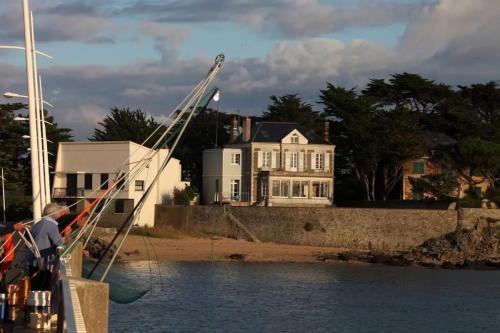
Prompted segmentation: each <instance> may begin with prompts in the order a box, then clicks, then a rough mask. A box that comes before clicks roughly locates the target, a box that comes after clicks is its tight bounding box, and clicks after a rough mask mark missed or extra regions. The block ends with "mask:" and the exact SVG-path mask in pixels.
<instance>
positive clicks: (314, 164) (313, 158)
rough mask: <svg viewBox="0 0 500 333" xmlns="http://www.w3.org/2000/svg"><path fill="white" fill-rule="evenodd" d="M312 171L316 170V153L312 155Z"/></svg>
mask: <svg viewBox="0 0 500 333" xmlns="http://www.w3.org/2000/svg"><path fill="white" fill-rule="evenodd" d="M311 170H316V153H315V152H312V153H311Z"/></svg>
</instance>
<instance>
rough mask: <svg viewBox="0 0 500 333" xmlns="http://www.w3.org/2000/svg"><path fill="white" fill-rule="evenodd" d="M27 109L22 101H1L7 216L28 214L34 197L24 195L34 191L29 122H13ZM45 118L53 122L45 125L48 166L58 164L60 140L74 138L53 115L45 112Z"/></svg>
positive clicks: (0, 161)
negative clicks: (26, 138)
mask: <svg viewBox="0 0 500 333" xmlns="http://www.w3.org/2000/svg"><path fill="white" fill-rule="evenodd" d="M24 109H26V105H24V104H21V103H15V104H0V144H1V145H2V149H1V151H0V166H1V167H3V168H4V172H5V178H6V180H7V182H6V199H7V206H8V207H7V215H8V216H7V217H8V218H9V219H21V218H24V217H28V216H29V215H30V214H31V213H30V209H31V203H30V202H31V200H28V199H26V197H25V196H30V195H31V194H30V193H31V167H30V166H31V158H30V155H29V152H28V148H29V141H28V140H25V139H24V138H23V135H26V134H29V124H28V122H24V121H14V118H15V117H16V116H21V114H17V113H18V112H21V111H22V110H24ZM45 119H46V120H47V121H48V122H50V123H52V125H47V126H46V132H47V138H48V139H49V140H50V141H52V143H51V142H48V143H47V148H48V150H49V152H50V153H51V154H49V165H52V166H53V165H54V164H55V159H56V154H57V146H58V143H59V142H62V141H70V140H71V139H72V136H71V130H70V129H68V128H61V127H59V126H58V124H57V123H56V122H55V121H54V118H53V117H52V116H48V115H47V114H46V116H45Z"/></svg>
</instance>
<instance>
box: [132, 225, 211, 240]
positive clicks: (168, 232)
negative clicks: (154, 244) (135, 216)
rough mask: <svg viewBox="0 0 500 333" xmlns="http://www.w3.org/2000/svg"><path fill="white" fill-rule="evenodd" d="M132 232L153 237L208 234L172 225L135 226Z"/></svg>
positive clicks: (175, 237) (193, 236) (200, 236)
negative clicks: (179, 228)
mask: <svg viewBox="0 0 500 333" xmlns="http://www.w3.org/2000/svg"><path fill="white" fill-rule="evenodd" d="M130 234H132V235H137V236H145V237H153V238H166V239H182V238H188V237H191V238H206V235H204V234H202V233H200V232H196V231H184V230H178V229H175V228H172V227H170V226H164V227H152V228H151V227H134V228H132V230H130Z"/></svg>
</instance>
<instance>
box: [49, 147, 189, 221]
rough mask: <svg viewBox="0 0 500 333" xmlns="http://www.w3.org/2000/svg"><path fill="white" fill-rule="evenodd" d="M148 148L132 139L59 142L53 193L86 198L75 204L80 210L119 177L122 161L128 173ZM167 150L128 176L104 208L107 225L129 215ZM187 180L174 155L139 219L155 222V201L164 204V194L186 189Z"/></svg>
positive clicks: (67, 199)
mask: <svg viewBox="0 0 500 333" xmlns="http://www.w3.org/2000/svg"><path fill="white" fill-rule="evenodd" d="M149 151H150V149H149V148H146V147H143V146H141V145H138V144H136V143H133V142H130V141H106V142H89V141H85V142H62V143H59V147H58V152H57V163H56V167H55V176H54V185H53V191H52V197H53V198H54V200H56V201H62V202H66V204H72V203H74V202H76V201H79V200H80V199H85V200H84V201H83V202H82V203H81V204H80V205H79V206H78V207H75V209H76V210H81V209H83V207H84V206H86V205H88V204H89V203H90V202H91V201H92V200H93V199H95V198H96V197H97V196H98V195H99V193H100V192H101V191H100V189H101V190H103V189H107V185H103V184H105V183H106V182H107V181H108V180H109V181H110V182H111V181H113V180H114V179H116V178H117V176H118V175H117V174H116V172H117V170H118V169H120V167H121V166H122V165H124V164H126V168H125V173H127V172H128V170H129V169H130V168H132V167H133V166H134V165H135V164H136V162H137V161H140V160H142V159H143V157H144V156H145V155H146V154H147V153H148V152H149ZM167 154H168V150H167V149H160V151H159V153H158V154H156V155H155V157H154V158H153V159H152V160H151V162H150V164H149V166H148V167H147V168H145V169H144V170H143V171H142V172H140V173H139V174H137V175H135V176H133V177H127V178H126V179H125V186H124V188H123V190H122V191H120V193H119V194H118V196H117V198H116V200H113V202H112V204H111V206H110V207H109V208H108V209H106V211H105V212H104V216H103V221H104V222H105V223H106V224H107V225H118V224H119V223H120V222H122V221H123V220H124V219H125V218H126V217H127V215H128V213H130V212H131V211H132V209H133V208H134V206H135V205H136V204H137V202H138V201H139V200H140V198H141V197H142V195H143V194H144V192H145V191H146V189H147V188H148V187H149V186H150V184H151V183H152V181H153V179H154V177H155V176H156V174H157V173H158V170H159V168H160V165H161V163H162V162H163V161H164V159H165V157H166V156H167ZM187 184H188V183H186V182H182V181H181V164H180V161H179V160H177V159H174V158H172V159H171V160H170V162H169V163H168V165H167V167H166V168H165V170H164V171H163V172H162V174H161V176H160V178H159V181H158V182H157V184H155V185H154V187H153V188H152V192H151V194H150V195H149V197H148V198H147V200H146V202H145V204H144V206H143V208H142V210H141V213H140V216H139V218H138V220H137V223H138V224H139V225H140V226H153V225H154V214H155V205H156V204H161V203H162V200H163V198H164V196H165V195H172V193H173V190H174V188H179V189H183V188H184V187H185V186H186V185H187Z"/></svg>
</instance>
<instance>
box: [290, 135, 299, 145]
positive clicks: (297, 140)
mask: <svg viewBox="0 0 500 333" xmlns="http://www.w3.org/2000/svg"><path fill="white" fill-rule="evenodd" d="M290 140H291V142H292V143H299V136H298V135H297V134H293V135H292V137H291V138H290Z"/></svg>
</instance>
